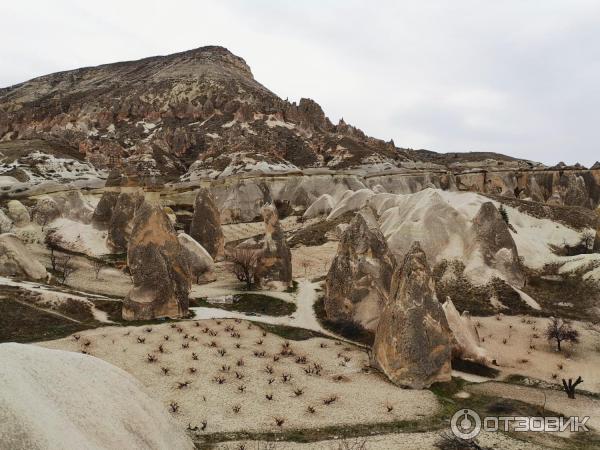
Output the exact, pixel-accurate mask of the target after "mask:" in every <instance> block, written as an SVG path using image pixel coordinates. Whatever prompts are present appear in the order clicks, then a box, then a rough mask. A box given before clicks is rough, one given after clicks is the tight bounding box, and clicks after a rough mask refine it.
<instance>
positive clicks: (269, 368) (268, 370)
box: [265, 365, 273, 374]
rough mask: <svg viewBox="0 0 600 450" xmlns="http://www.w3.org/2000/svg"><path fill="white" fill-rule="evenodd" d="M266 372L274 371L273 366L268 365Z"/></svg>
mask: <svg viewBox="0 0 600 450" xmlns="http://www.w3.org/2000/svg"><path fill="white" fill-rule="evenodd" d="M265 372H267V373H268V374H272V373H273V366H269V365H267V367H265Z"/></svg>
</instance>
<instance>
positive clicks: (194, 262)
mask: <svg viewBox="0 0 600 450" xmlns="http://www.w3.org/2000/svg"><path fill="white" fill-rule="evenodd" d="M177 239H178V240H179V243H180V244H181V246H182V248H183V251H184V252H185V253H186V254H187V258H188V260H189V262H190V272H191V274H192V277H193V280H194V281H195V282H196V283H201V282H203V281H208V280H209V279H212V278H214V277H211V276H210V275H211V272H212V271H213V269H214V266H215V264H214V261H213V259H212V257H211V256H210V254H209V253H208V252H207V251H206V250H205V249H204V247H202V246H201V245H200V244H199V243H198V242H196V241H195V240H194V239H193V238H192V237H191V236H190V235H188V234H185V233H179V234H178V235H177Z"/></svg>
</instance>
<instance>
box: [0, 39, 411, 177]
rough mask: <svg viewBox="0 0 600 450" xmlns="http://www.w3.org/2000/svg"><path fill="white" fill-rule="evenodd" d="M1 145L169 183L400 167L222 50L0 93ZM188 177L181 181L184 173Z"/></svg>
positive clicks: (83, 72)
mask: <svg viewBox="0 0 600 450" xmlns="http://www.w3.org/2000/svg"><path fill="white" fill-rule="evenodd" d="M0 138H1V139H2V140H4V141H6V140H15V139H31V138H42V139H45V140H52V141H58V142H61V143H62V144H66V145H68V146H71V147H73V148H76V149H78V150H79V152H81V154H82V155H85V157H87V158H88V159H89V160H90V161H92V162H93V164H94V165H95V166H96V167H97V168H104V167H110V166H116V165H121V164H125V165H126V166H128V167H132V168H134V169H136V170H137V171H138V172H139V171H140V170H143V171H145V172H146V173H148V174H151V175H156V174H159V173H160V174H163V175H169V176H171V177H175V178H177V177H180V176H183V177H184V178H190V177H192V176H196V177H197V176H199V175H206V174H208V175H210V174H213V173H214V174H216V173H221V172H222V171H224V170H225V169H227V168H228V169H229V172H231V173H235V172H239V171H243V170H248V169H249V168H251V167H252V166H265V167H266V166H271V167H272V168H273V169H274V170H277V169H285V170H289V169H290V168H294V167H297V168H306V167H322V166H327V167H331V168H334V169H335V168H343V167H349V166H356V165H361V164H374V163H379V164H388V165H393V164H394V163H395V162H397V161H402V160H407V159H408V158H406V157H405V156H403V155H402V154H401V153H400V152H398V151H397V150H396V149H395V147H394V145H393V143H386V142H384V141H382V140H379V139H373V138H370V137H367V136H366V135H365V134H364V133H362V132H361V131H360V130H358V129H357V128H354V127H352V126H349V125H347V124H345V123H344V122H343V121H340V123H338V124H337V125H333V124H332V123H331V122H330V121H329V119H328V118H327V117H325V114H324V113H323V110H322V109H321V107H320V106H319V105H318V104H317V103H316V102H314V101H313V100H310V99H306V98H303V99H301V100H300V101H299V103H298V104H296V103H290V102H288V101H284V100H282V99H280V98H279V97H277V96H276V95H275V94H273V93H272V92H271V91H269V90H268V89H267V88H265V87H264V86H262V85H261V84H260V83H258V82H257V81H256V80H255V79H254V77H253V75H252V72H251V71H250V68H249V67H248V65H247V64H246V62H245V61H244V60H243V59H242V58H240V57H238V56H235V55H233V54H232V53H230V52H229V51H228V50H227V49H225V48H222V47H213V46H211V47H202V48H198V49H196V50H190V51H186V52H182V53H177V54H173V55H169V56H159V57H152V58H146V59H142V60H139V61H130V62H121V63H116V64H108V65H102V66H98V67H89V68H82V69H77V70H72V71H67V72H60V73H55V74H51V75H46V76H43V77H39V78H35V79H33V80H30V81H27V82H25V83H22V84H18V85H15V86H12V87H9V88H4V89H1V90H0ZM190 166H192V170H191V172H190V173H188V175H187V176H186V175H185V174H186V172H187V171H188V169H190Z"/></svg>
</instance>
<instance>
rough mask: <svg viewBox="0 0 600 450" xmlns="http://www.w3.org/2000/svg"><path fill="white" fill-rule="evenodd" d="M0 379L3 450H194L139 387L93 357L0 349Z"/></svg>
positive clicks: (29, 347)
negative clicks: (0, 384) (175, 449)
mask: <svg viewBox="0 0 600 450" xmlns="http://www.w3.org/2000/svg"><path fill="white" fill-rule="evenodd" d="M0 379H1V380H2V389H0V405H2V408H1V409H0V418H1V419H2V425H1V426H0V442H1V444H0V447H2V448H5V449H12V450H25V449H28V450H41V449H71V450H73V449H110V448H113V449H117V448H121V449H125V448H126V449H131V450H141V449H153V450H162V449H166V448H177V449H188V450H192V449H193V448H194V445H193V443H192V442H191V439H190V438H189V437H188V436H187V435H186V433H185V430H184V429H183V428H182V426H181V424H178V423H177V422H176V421H175V420H174V419H173V418H172V417H171V416H170V414H169V412H168V411H167V410H166V407H165V406H164V405H162V404H161V403H160V402H159V401H157V400H156V399H154V398H153V397H152V396H151V395H150V394H149V392H148V390H147V389H146V388H145V387H144V386H143V385H142V383H140V382H139V381H138V380H136V379H135V378H134V377H133V376H132V375H130V374H128V373H127V372H125V371H123V370H121V369H119V368H118V367H115V366H113V365H111V364H109V363H107V362H105V361H103V360H101V359H99V358H95V357H93V356H88V355H82V354H80V353H75V352H66V351H61V350H51V349H47V348H42V347H39V346H36V345H25V344H16V343H5V344H0Z"/></svg>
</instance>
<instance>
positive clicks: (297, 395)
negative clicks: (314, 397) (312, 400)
mask: <svg viewBox="0 0 600 450" xmlns="http://www.w3.org/2000/svg"><path fill="white" fill-rule="evenodd" d="M302 394H304V389H300V388H296V389H294V395H295V396H296V397H300V396H301V395H302Z"/></svg>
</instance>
